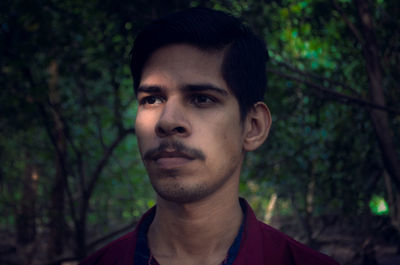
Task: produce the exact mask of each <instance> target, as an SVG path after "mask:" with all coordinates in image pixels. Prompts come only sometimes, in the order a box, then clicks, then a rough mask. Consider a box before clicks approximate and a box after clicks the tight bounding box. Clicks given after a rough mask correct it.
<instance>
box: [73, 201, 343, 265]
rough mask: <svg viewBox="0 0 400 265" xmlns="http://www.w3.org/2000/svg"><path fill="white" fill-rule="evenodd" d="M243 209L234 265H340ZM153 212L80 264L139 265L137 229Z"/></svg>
mask: <svg viewBox="0 0 400 265" xmlns="http://www.w3.org/2000/svg"><path fill="white" fill-rule="evenodd" d="M245 206H246V214H245V220H244V229H243V234H242V235H241V242H240V247H239V252H238V253H237V256H236V258H235V260H234V262H233V265H339V263H337V262H336V261H334V260H333V259H332V258H330V257H328V256H326V255H324V254H322V253H319V252H317V251H314V250H312V249H311V248H309V247H307V246H305V245H303V244H301V243H299V242H297V241H295V240H294V239H292V238H290V237H288V236H287V235H285V234H283V233H282V232H280V231H278V230H276V229H275V228H272V227H271V226H269V225H266V224H264V223H262V222H260V221H258V220H257V218H256V216H255V215H254V212H253V211H252V209H251V207H250V206H249V205H248V203H247V202H245ZM154 212H155V209H154V208H152V209H151V210H149V211H148V212H147V213H145V214H144V215H143V217H142V218H141V220H140V221H139V224H138V226H137V227H136V229H135V230H134V231H132V232H130V233H128V234H126V235H125V236H122V237H120V238H119V239H117V240H115V241H113V242H111V243H110V244H108V245H107V246H105V247H103V248H102V249H100V250H98V251H97V252H96V253H94V254H93V255H91V256H90V257H88V258H86V259H85V260H84V261H82V263H81V264H82V265H92V264H93V265H95V264H96V265H142V264H135V263H134V257H135V251H137V245H138V244H137V241H138V240H137V239H138V227H140V226H141V224H142V223H143V222H146V220H147V221H148V219H149V217H150V215H154ZM146 218H147V219H146ZM150 218H151V217H150ZM150 221H151V220H150ZM146 247H147V246H146ZM136 254H138V253H136ZM145 260H146V259H145Z"/></svg>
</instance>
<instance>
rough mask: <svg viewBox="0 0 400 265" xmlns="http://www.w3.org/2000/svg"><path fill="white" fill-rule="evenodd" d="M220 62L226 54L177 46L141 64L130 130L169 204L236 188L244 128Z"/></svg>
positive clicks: (161, 194) (193, 199) (168, 48)
mask: <svg viewBox="0 0 400 265" xmlns="http://www.w3.org/2000/svg"><path fill="white" fill-rule="evenodd" d="M222 61H223V52H205V51H201V50H199V49H198V48H195V47H193V46H190V45H186V44H175V45H169V46H166V47H163V48H160V49H158V50H156V51H155V52H154V53H153V54H152V55H151V56H150V58H149V59H148V61H147V62H146V64H145V66H144V69H143V72H142V78H141V81H140V86H139V88H138V94H137V96H138V101H139V107H138V111H137V117H136V125H135V128H136V134H137V138H138V144H139V149H140V153H141V155H142V158H143V161H144V164H145V167H146V169H147V171H148V174H149V177H150V180H151V183H152V185H153V187H154V189H155V190H156V192H157V194H158V195H159V196H161V197H162V198H164V199H166V200H169V201H175V202H193V201H197V200H201V199H203V198H205V197H207V196H209V195H211V194H214V193H216V192H232V191H234V190H235V189H236V190H237V183H238V180H239V174H240V167H241V163H242V160H243V157H244V151H243V129H242V123H241V122H240V113H239V105H238V101H237V99H236V98H235V97H234V95H233V94H232V92H231V91H230V89H229V88H228V87H227V84H226V83H225V81H224V79H223V78H222V74H221V64H222Z"/></svg>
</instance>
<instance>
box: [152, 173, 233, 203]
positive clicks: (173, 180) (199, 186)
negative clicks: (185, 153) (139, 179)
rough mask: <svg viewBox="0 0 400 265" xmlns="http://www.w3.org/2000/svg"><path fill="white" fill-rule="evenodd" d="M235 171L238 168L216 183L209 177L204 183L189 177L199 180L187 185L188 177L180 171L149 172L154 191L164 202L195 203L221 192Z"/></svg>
mask: <svg viewBox="0 0 400 265" xmlns="http://www.w3.org/2000/svg"><path fill="white" fill-rule="evenodd" d="M235 170H236V167H232V168H230V169H229V170H228V171H227V172H226V173H225V175H224V176H223V177H221V178H217V179H219V180H218V181H216V182H212V181H213V180H212V179H210V178H208V177H206V178H205V180H204V181H202V179H201V178H202V177H201V176H187V177H188V178H197V179H193V181H194V182H195V183H186V180H185V178H186V177H185V176H183V175H182V174H180V172H179V170H166V171H164V172H162V173H161V174H160V172H157V173H155V172H153V174H152V173H151V172H149V177H150V182H151V184H152V186H153V188H154V190H155V191H156V193H157V194H158V196H160V197H161V198H163V199H164V200H166V201H169V202H176V203H193V202H198V201H200V200H203V199H205V198H206V197H208V196H210V195H211V194H213V193H215V192H217V191H218V190H220V189H221V188H222V186H224V184H226V183H227V182H228V181H229V179H230V178H232V177H233V174H234V172H235ZM154 173H155V174H154ZM207 182H208V183H207Z"/></svg>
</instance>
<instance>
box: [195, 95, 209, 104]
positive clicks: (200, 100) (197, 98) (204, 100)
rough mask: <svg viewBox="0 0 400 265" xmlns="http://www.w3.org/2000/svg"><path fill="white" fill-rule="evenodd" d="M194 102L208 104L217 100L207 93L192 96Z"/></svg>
mask: <svg viewBox="0 0 400 265" xmlns="http://www.w3.org/2000/svg"><path fill="white" fill-rule="evenodd" d="M192 102H193V103H194V104H208V103H213V102H215V100H214V99H213V98H211V97H209V96H206V95H196V96H194V97H193V98H192Z"/></svg>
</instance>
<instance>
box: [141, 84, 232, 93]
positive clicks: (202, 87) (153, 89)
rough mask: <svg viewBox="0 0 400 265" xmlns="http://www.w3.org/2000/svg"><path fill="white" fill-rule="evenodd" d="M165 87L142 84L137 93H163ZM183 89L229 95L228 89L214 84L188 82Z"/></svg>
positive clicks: (185, 90)
mask: <svg viewBox="0 0 400 265" xmlns="http://www.w3.org/2000/svg"><path fill="white" fill-rule="evenodd" d="M164 89H165V88H163V87H162V86H158V85H149V86H147V85H142V86H139V87H138V89H137V93H139V92H143V93H161V92H162V90H164ZM181 89H182V90H183V91H184V92H204V91H213V92H216V93H218V94H220V95H222V96H228V94H229V93H228V91H226V90H225V89H223V88H220V87H217V86H214V85H212V84H207V83H206V84H188V85H184V86H182V87H181Z"/></svg>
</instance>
